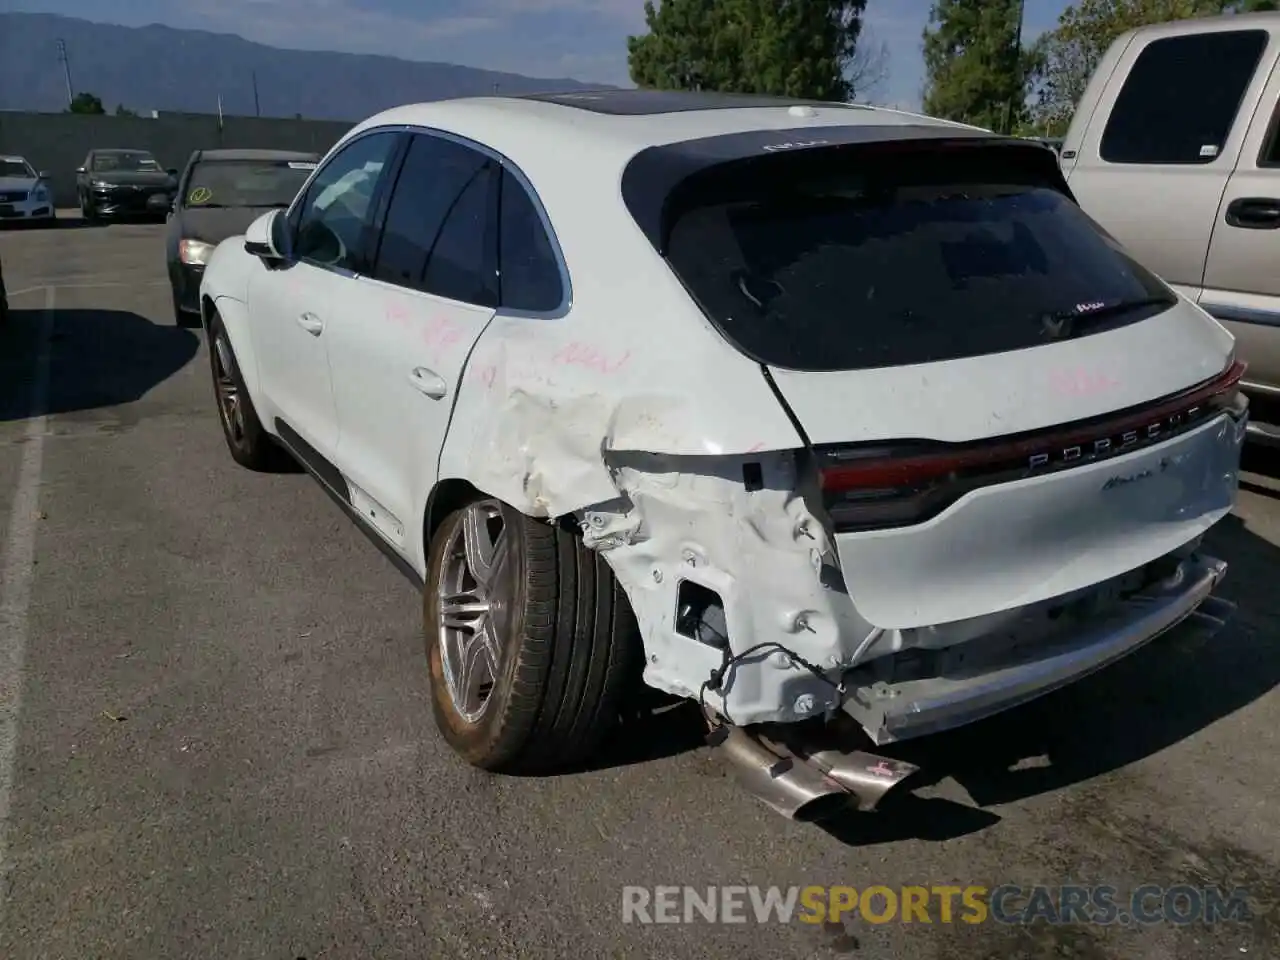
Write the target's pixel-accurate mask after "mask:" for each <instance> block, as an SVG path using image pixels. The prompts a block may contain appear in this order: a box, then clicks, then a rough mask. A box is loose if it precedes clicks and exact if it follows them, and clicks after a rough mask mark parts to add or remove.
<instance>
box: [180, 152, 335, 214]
mask: <svg viewBox="0 0 1280 960" xmlns="http://www.w3.org/2000/svg"><path fill="white" fill-rule="evenodd" d="M315 167H316V165H315V164H314V163H303V162H300V161H296V160H293V161H289V160H205V161H202V162H199V163H197V164H196V165H195V167H194V168H193V169H192V171H191V177H190V179H189V180H188V181H187V187H186V192H185V193H184V195H183V205H184V206H187V207H287V206H288V205H289V204H290V203H292V202H293V198H294V197H296V196H297V195H298V191H299V190H301V189H302V187H303V185H304V184H305V183H306V182H307V177H309V176H310V175H311V171H312V170H314V169H315Z"/></svg>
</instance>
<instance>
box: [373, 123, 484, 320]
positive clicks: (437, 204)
mask: <svg viewBox="0 0 1280 960" xmlns="http://www.w3.org/2000/svg"><path fill="white" fill-rule="evenodd" d="M490 163H491V161H490V160H489V158H488V157H486V156H484V154H481V153H477V152H476V151H475V150H471V149H469V148H467V147H464V146H463V145H462V144H459V143H455V142H454V141H452V140H446V139H444V138H443V137H433V136H428V135H425V134H418V135H415V136H414V138H413V140H412V142H411V143H410V144H409V152H408V153H407V154H406V156H405V160H404V165H403V166H402V167H401V168H400V174H399V176H398V177H397V178H396V184H395V189H394V190H393V191H392V193H391V202H390V204H389V205H388V207H387V215H386V218H385V222H384V224H383V228H382V237H381V239H380V241H379V244H378V256H377V262H376V263H375V264H374V267H373V271H372V275H373V276H374V277H376V278H377V279H379V280H383V281H385V282H387V283H394V284H397V285H398V286H402V287H409V288H411V289H414V290H423V291H425V290H427V285H426V278H427V261H428V259H429V258H430V256H431V254H432V251H433V250H435V249H436V248H437V245H438V244H440V243H441V242H442V241H443V239H444V236H443V235H444V227H445V221H446V220H447V219H450V218H452V217H453V216H454V215H455V214H456V211H457V209H458V208H459V207H460V206H464V202H463V201H464V198H463V193H464V191H466V190H468V189H469V186H470V185H471V184H473V183H475V182H476V181H477V180H478V181H480V182H481V183H483V184H487V183H488V178H487V176H485V175H484V172H485V171H486V170H487V167H488V165H489V164H490ZM431 292H432V293H440V294H441V296H452V294H451V293H445V292H443V291H439V290H432V291H431ZM454 299H467V298H465V297H454Z"/></svg>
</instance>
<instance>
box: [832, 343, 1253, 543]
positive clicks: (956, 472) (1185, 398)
mask: <svg viewBox="0 0 1280 960" xmlns="http://www.w3.org/2000/svg"><path fill="white" fill-rule="evenodd" d="M1245 369H1246V364H1245V363H1244V362H1243V361H1233V362H1232V363H1231V365H1230V366H1229V367H1228V368H1227V370H1226V371H1224V372H1223V373H1222V374H1220V375H1219V376H1217V377H1214V378H1213V379H1212V380H1210V381H1208V382H1206V383H1204V384H1201V385H1200V386H1197V387H1193V388H1191V389H1190V390H1187V391H1184V392H1183V393H1180V394H1178V395H1176V396H1173V397H1169V398H1168V399H1166V400H1161V401H1157V402H1156V403H1153V404H1147V405H1145V406H1143V407H1140V408H1131V409H1129V410H1122V411H1118V412H1116V413H1113V414H1107V415H1106V416H1103V417H1096V418H1094V419H1092V420H1088V421H1080V422H1077V423H1073V424H1066V425H1064V426H1062V427H1055V428H1052V429H1050V430H1045V431H1038V432H1036V433H1033V434H1020V435H1017V436H1013V437H1001V438H998V439H995V440H987V441H980V442H977V443H969V444H947V443H936V442H906V443H900V444H890V445H885V444H877V445H874V446H854V447H828V448H822V449H818V450H815V451H814V452H815V454H816V456H817V467H818V481H819V485H820V487H821V489H822V493H823V498H824V502H825V505H826V508H827V510H828V512H829V513H830V514H831V518H832V522H833V523H834V524H835V526H836V528H837V529H838V530H852V529H874V528H877V527H888V526H903V525H906V524H911V523H922V522H924V521H925V520H927V519H929V518H930V517H932V516H934V515H936V514H937V513H940V512H941V511H942V510H944V509H946V507H947V506H949V505H950V504H952V503H954V502H955V501H956V500H958V499H959V498H960V497H961V496H963V495H964V494H965V493H967V492H969V491H970V490H974V489H977V488H978V487H983V486H990V485H991V484H995V483H1005V482H1008V481H1010V480H1018V479H1022V478H1025V477H1028V476H1033V475H1039V474H1042V473H1048V472H1053V471H1058V470H1067V469H1071V468H1073V467H1076V466H1080V465H1082V464H1085V463H1094V462H1096V461H1098V460H1103V459H1106V458H1108V457H1113V456H1119V455H1121V454H1125V453H1129V452H1131V451H1133V450H1138V449H1141V448H1142V447H1145V446H1150V445H1153V444H1156V443H1162V442H1163V441H1165V440H1168V439H1170V438H1171V437H1174V436H1176V435H1178V434H1180V433H1182V432H1184V431H1186V430H1189V429H1191V428H1192V427H1194V426H1196V425H1198V424H1201V423H1204V422H1206V421H1208V420H1210V419H1212V418H1214V417H1217V416H1219V415H1221V414H1223V413H1231V414H1233V415H1237V416H1238V415H1239V414H1241V413H1243V411H1244V405H1243V401H1242V398H1241V394H1240V390H1239V385H1240V380H1241V378H1242V377H1243V376H1244V372H1245Z"/></svg>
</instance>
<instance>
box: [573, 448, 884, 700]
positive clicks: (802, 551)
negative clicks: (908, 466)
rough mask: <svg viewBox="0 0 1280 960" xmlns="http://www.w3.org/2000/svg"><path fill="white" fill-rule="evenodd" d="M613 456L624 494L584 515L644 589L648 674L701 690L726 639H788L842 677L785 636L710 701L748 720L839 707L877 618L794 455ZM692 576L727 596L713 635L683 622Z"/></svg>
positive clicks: (608, 553) (674, 689) (596, 541)
mask: <svg viewBox="0 0 1280 960" xmlns="http://www.w3.org/2000/svg"><path fill="white" fill-rule="evenodd" d="M608 460H609V463H610V465H611V466H612V467H613V468H614V470H615V477H616V482H617V488H618V490H619V491H621V496H620V497H615V498H613V499H611V500H609V501H603V502H601V503H599V504H595V505H592V506H591V507H589V508H588V509H586V510H583V511H581V512H580V513H579V514H578V518H579V520H580V522H581V526H582V531H583V539H584V542H585V543H586V544H587V545H588V546H589V547H592V548H594V549H597V550H600V551H601V552H602V553H603V554H604V556H605V557H606V559H607V560H608V562H609V564H610V566H611V567H612V568H613V570H614V572H615V573H616V575H617V577H618V580H619V581H620V582H621V584H622V586H623V587H624V589H625V590H626V591H627V594H628V596H629V597H630V600H631V605H632V607H633V609H634V610H635V613H636V617H637V620H638V621H639V623H640V626H641V631H642V634H643V636H644V642H645V653H646V657H647V664H646V668H645V680H646V682H648V683H649V684H650V685H651V686H654V687H657V688H658V689H661V690H665V691H667V692H669V693H672V694H675V695H677V696H685V697H694V698H696V697H698V696H699V695H700V692H701V688H702V685H703V683H704V681H706V680H707V678H708V677H709V676H710V674H711V672H712V671H713V670H715V669H717V668H718V667H720V666H721V665H722V664H723V662H724V660H725V656H726V646H727V650H728V652H729V654H731V655H732V654H741V653H743V652H744V651H747V650H749V649H751V648H752V647H755V646H756V645H758V644H762V643H776V644H781V645H782V646H783V647H785V648H786V650H788V651H790V652H792V653H794V654H795V655H797V656H799V657H802V658H804V660H806V661H808V662H809V663H811V664H813V665H814V666H816V667H818V668H820V669H822V670H824V671H826V672H827V675H828V676H829V678H831V682H824V681H823V680H822V679H820V678H819V677H815V676H814V675H813V674H812V673H811V672H810V671H809V670H807V669H805V668H803V667H801V666H798V665H797V664H796V663H795V662H794V661H793V659H792V658H791V657H789V656H787V655H786V654H785V653H783V652H781V651H779V650H777V649H776V648H773V649H769V650H762V651H760V654H759V655H758V656H755V655H752V656H749V657H747V658H746V659H745V660H743V661H742V662H740V663H737V664H735V665H734V666H733V667H732V668H731V669H730V670H729V672H728V674H727V675H726V677H725V684H724V689H723V690H720V691H711V690H708V691H706V693H705V698H706V701H707V704H708V706H711V707H713V708H715V709H717V710H719V711H720V712H723V713H726V714H727V715H728V716H729V717H730V718H731V719H732V720H733V722H735V723H754V722H758V721H763V720H777V721H791V720H800V719H806V718H810V717H816V716H819V715H821V713H822V712H823V711H825V710H828V709H831V708H835V707H837V706H838V705H839V704H838V698H837V696H836V690H835V683H836V682H838V677H839V674H840V672H841V670H842V669H843V668H845V667H846V666H847V665H849V664H850V663H851V662H852V658H853V655H854V653H855V652H856V651H857V650H858V648H859V646H860V645H861V641H862V640H863V639H864V638H866V637H867V635H868V634H869V633H870V632H871V627H870V625H868V624H867V623H866V622H865V621H864V620H863V619H862V618H861V617H860V616H859V615H858V613H857V611H856V610H854V608H853V604H852V602H851V601H850V600H849V595H848V592H847V591H846V590H845V587H844V583H843V580H842V578H841V576H840V573H839V570H838V569H837V568H836V565H835V563H836V561H835V556H834V553H833V550H832V544H831V539H830V537H829V535H828V533H827V531H826V529H825V527H824V525H823V522H822V521H821V519H820V517H819V514H818V512H817V511H816V508H815V506H814V501H813V498H812V496H811V494H810V492H809V491H807V490H806V483H805V482H804V478H803V477H802V476H801V475H800V474H799V473H798V467H797V463H796V459H795V457H794V455H793V454H792V453H791V452H785V451H784V452H773V453H765V454H752V455H739V456H729V457H670V456H655V455H644V454H614V455H611V456H610V457H609V458H608ZM744 468H745V469H744ZM744 477H745V478H746V479H744ZM753 487H755V488H756V489H751V488H753ZM689 585H696V586H697V587H700V588H703V589H702V590H701V591H699V594H700V595H701V596H708V593H707V591H709V592H710V595H712V596H714V597H715V598H716V599H718V601H719V606H718V607H716V608H714V610H713V611H703V615H704V619H705V621H706V622H707V623H708V624H709V625H710V626H711V628H712V629H711V630H710V633H709V635H708V634H703V635H702V637H701V639H700V638H699V631H698V630H697V629H693V628H692V627H693V624H691V623H681V622H680V618H681V615H682V609H681V608H682V606H683V605H687V604H685V603H682V597H688V596H689V594H690V588H689ZM708 613H710V614H711V615H707V614H708ZM716 634H719V635H720V636H719V637H717V636H716ZM717 641H719V642H717Z"/></svg>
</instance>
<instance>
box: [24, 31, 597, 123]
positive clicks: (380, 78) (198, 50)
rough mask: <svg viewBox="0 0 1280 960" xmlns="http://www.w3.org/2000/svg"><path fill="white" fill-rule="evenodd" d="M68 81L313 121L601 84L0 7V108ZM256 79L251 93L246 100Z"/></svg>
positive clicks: (34, 99) (146, 104) (184, 106)
mask: <svg viewBox="0 0 1280 960" xmlns="http://www.w3.org/2000/svg"><path fill="white" fill-rule="evenodd" d="M59 40H61V41H63V42H64V43H65V44H66V51H67V59H68V61H69V63H70V72H71V78H72V82H73V89H74V90H75V92H77V93H81V92H87V93H92V94H94V95H95V96H97V97H98V98H99V99H100V100H101V101H102V103H103V105H104V106H105V107H106V109H107V112H108V113H110V112H113V111H114V110H115V108H116V106H117V105H118V104H122V105H124V106H125V107H127V108H128V109H130V110H134V111H136V112H138V113H144V112H149V111H151V110H161V111H166V110H168V111H181V112H193V113H216V112H217V110H218V98H219V97H221V100H222V110H223V111H224V112H225V113H227V114H239V115H242V116H253V115H254V114H255V113H260V114H261V115H262V116H264V117H293V116H297V115H301V116H303V117H306V118H307V119H313V120H349V121H357V120H361V119H363V118H365V117H367V116H369V115H371V114H374V113H377V112H378V111H380V110H384V109H386V108H387V107H392V106H396V105H397V104H402V103H413V102H418V101H423V100H441V99H445V98H447V97H458V96H474V95H480V94H491V93H494V92H495V91H500V92H502V93H532V92H537V91H547V90H581V89H588V88H592V87H594V88H596V89H599V88H600V87H602V86H604V85H603V84H584V83H581V82H580V81H576V80H569V79H565V78H555V79H540V78H534V77H526V76H522V75H520V74H514V73H499V72H496V71H492V70H480V69H477V68H474V67H463V66H457V65H454V64H449V63H427V62H420V61H413V60H401V59H399V58H397V57H382V56H373V55H366V54H352V53H336V52H333V53H331V52H324V51H312V50H284V49H280V48H277V47H268V46H265V45H264V44H260V43H252V42H250V41H248V40H245V39H244V38H243V37H238V36H235V35H233V34H224V33H209V32H206V31H203V30H178V29H174V28H173V27H166V26H162V25H160V24H151V25H149V26H145V27H122V26H116V25H114V24H107V23H95V22H92V21H89V20H80V19H76V18H72V17H63V16H55V15H53V14H44V13H0V109H4V110H31V111H49V112H58V111H61V110H63V109H65V108H66V105H67V82H66V77H65V74H64V72H63V64H62V63H61V62H60V60H59V56H58V41H59ZM255 87H256V93H257V95H256V103H255Z"/></svg>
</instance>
